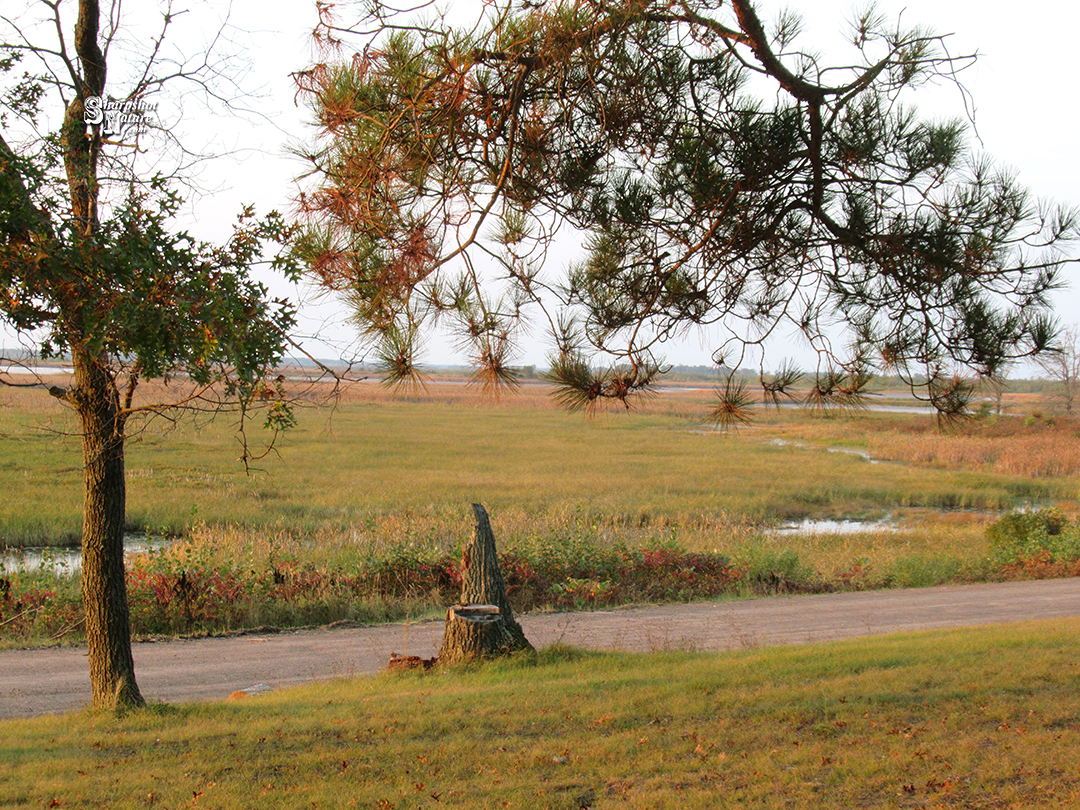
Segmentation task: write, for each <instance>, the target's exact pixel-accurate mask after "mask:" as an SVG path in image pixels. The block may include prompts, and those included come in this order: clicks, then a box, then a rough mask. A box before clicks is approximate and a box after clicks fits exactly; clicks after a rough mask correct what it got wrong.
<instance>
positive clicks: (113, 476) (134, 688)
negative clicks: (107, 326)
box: [72, 346, 144, 709]
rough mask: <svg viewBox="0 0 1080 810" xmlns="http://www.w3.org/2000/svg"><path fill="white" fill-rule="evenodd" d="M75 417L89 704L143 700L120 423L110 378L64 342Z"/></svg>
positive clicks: (93, 359) (88, 357)
mask: <svg viewBox="0 0 1080 810" xmlns="http://www.w3.org/2000/svg"><path fill="white" fill-rule="evenodd" d="M72 348H73V350H72V360H73V365H74V369H75V389H74V391H73V392H72V399H73V400H74V403H73V404H74V405H75V409H76V411H77V412H78V414H79V418H80V420H81V422H82V446H83V498H84V501H83V531H82V594H83V610H84V612H85V615H86V647H87V653H88V657H89V662H90V691H91V700H92V705H93V706H94V707H95V708H105V709H112V708H118V707H122V706H138V705H142V704H143V702H144V701H143V697H142V694H141V693H140V692H139V687H138V685H137V684H136V682H135V662H134V660H133V658H132V654H131V623H130V618H129V612H128V601H127V583H126V581H125V577H124V516H125V508H126V490H125V483H124V425H123V419H122V417H121V415H120V403H119V396H118V392H117V390H116V387H115V386H114V385H113V381H112V380H111V379H110V378H109V375H108V373H107V372H106V370H105V369H104V368H103V367H102V365H101V363H99V362H98V360H97V358H96V357H95V356H94V355H93V353H92V352H91V351H89V350H88V349H87V348H86V347H81V346H80V347H72Z"/></svg>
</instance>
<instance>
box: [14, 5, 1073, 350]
mask: <svg viewBox="0 0 1080 810" xmlns="http://www.w3.org/2000/svg"><path fill="white" fill-rule="evenodd" d="M129 5H133V4H131V3H130V2H129ZM147 5H149V4H147ZM341 5H342V7H344V6H345V5H346V4H345V3H342V4H341ZM877 6H878V8H879V10H880V11H882V12H884V13H886V14H887V15H888V16H890V17H896V16H897V15H899V14H902V15H903V19H904V21H905V22H907V23H909V24H916V23H919V24H925V25H928V26H930V27H932V28H934V29H935V30H936V31H937V32H939V33H952V34H954V36H952V37H950V39H949V41H948V42H949V49H950V51H951V52H952V53H953V54H961V53H971V52H974V51H977V52H978V53H979V54H980V58H979V60H978V62H977V64H976V65H975V66H974V67H973V68H971V69H970V70H969V71H967V72H966V73H965V74H964V76H963V81H964V84H965V86H966V87H967V88H968V90H969V91H970V93H971V96H972V98H973V100H974V107H975V109H974V113H975V120H976V124H977V127H978V134H979V136H980V138H981V147H980V148H982V149H985V151H986V152H988V153H989V154H990V155H992V156H993V157H994V158H995V160H996V161H998V162H999V163H1000V164H1002V165H1004V166H1008V167H1011V168H1013V169H1015V170H1016V171H1017V172H1018V174H1019V176H1020V179H1021V180H1022V182H1024V183H1025V184H1026V185H1027V186H1028V187H1030V188H1031V189H1032V190H1033V191H1034V192H1035V194H1036V195H1037V196H1039V197H1048V198H1053V199H1056V200H1060V201H1064V202H1068V203H1071V204H1076V205H1080V160H1078V159H1077V155H1076V152H1075V144H1076V143H1077V130H1076V123H1077V119H1078V117H1080V116H1078V114H1077V108H1076V101H1075V99H1076V90H1075V87H1076V82H1075V78H1074V70H1075V59H1074V57H1073V56H1072V54H1073V52H1074V48H1075V36H1076V31H1077V30H1080V4H1073V3H1061V2H1055V3H1048V2H1043V1H1042V0H1033V1H1032V2H1029V3H1027V4H1016V3H1005V2H1001V0H979V1H978V2H976V0H936V1H935V0H906V1H904V0H882V2H879V3H878V4H877ZM181 7H186V8H189V9H190V11H189V12H188V13H187V14H186V15H183V16H182V17H181V18H179V20H180V22H182V23H183V24H184V25H186V26H187V28H186V29H184V28H181V27H179V26H178V33H179V32H183V37H184V40H182V41H185V42H201V41H203V40H204V39H205V32H206V31H210V30H215V28H216V21H217V20H219V19H220V18H221V17H222V16H223V12H224V10H225V9H226V7H227V4H226V3H222V2H197V1H195V2H190V3H188V4H184V3H183V2H182V0H177V2H176V3H175V5H174V9H178V8H181ZM452 7H453V8H454V10H455V11H454V14H458V15H460V16H461V17H462V22H465V21H466V20H465V17H466V16H467V15H468V9H469V8H475V7H476V6H475V4H474V3H473V2H462V0H458V2H456V3H454V4H453V6H452ZM792 7H793V8H795V9H796V10H798V11H799V12H800V13H802V14H803V15H804V17H805V19H806V22H807V25H806V29H807V30H806V37H805V39H804V42H805V44H806V46H808V47H811V48H815V49H817V50H818V51H819V52H821V53H823V54H828V53H829V52H830V51H831V50H832V49H834V48H842V47H843V46H842V41H841V39H840V34H839V32H840V31H841V30H842V29H843V27H844V20H845V18H849V17H851V16H852V9H853V8H856V7H861V4H860V5H859V6H855V5H852V4H848V3H846V2H826V0H803V2H799V3H794V4H792ZM231 8H232V11H231V17H230V22H231V23H232V25H233V26H234V30H233V32H232V34H231V40H232V42H231V44H230V45H229V46H227V48H228V49H229V50H231V52H232V53H234V54H236V56H235V58H234V60H233V62H232V64H233V65H234V66H236V67H241V68H244V69H246V75H244V76H242V77H241V81H242V83H243V85H244V86H245V87H246V88H247V89H249V90H250V91H252V92H257V93H258V97H257V98H254V99H251V100H250V101H249V102H247V106H249V107H251V108H253V109H255V110H257V111H258V114H257V115H255V114H250V113H244V114H242V113H240V112H239V111H231V110H228V109H224V108H221V107H218V108H217V109H215V110H214V111H213V112H211V113H210V114H209V115H207V114H206V113H204V112H202V110H201V109H200V106H201V105H200V104H198V103H197V102H198V99H197V98H194V97H192V98H187V99H179V98H175V97H171V96H170V89H168V88H167V89H166V90H165V91H164V92H163V93H162V94H161V95H160V97H159V99H158V100H159V109H160V113H161V117H162V118H163V119H164V120H167V121H169V122H170V123H171V125H172V126H175V127H176V128H177V130H178V133H179V134H180V135H181V137H184V138H194V139H196V140H200V141H201V142H205V143H206V144H207V148H208V149H209V150H211V151H214V152H218V153H222V154H223V155H224V156H223V157H221V158H219V159H217V160H214V161H211V162H208V163H206V164H205V165H204V166H203V168H202V170H201V172H200V175H199V182H200V183H201V185H202V186H203V187H204V188H206V189H207V190H208V191H209V192H210V193H209V194H207V195H205V196H201V197H195V198H193V201H192V204H193V209H192V210H191V211H189V214H188V217H189V222H188V223H186V224H185V227H189V228H190V230H191V231H192V232H193V233H194V234H195V235H196V236H200V237H203V238H207V239H220V238H222V237H223V236H224V235H225V234H227V233H228V223H229V222H230V221H231V220H232V219H233V217H234V216H235V213H236V212H237V211H238V210H239V209H240V206H241V205H242V204H243V203H255V204H256V205H257V206H258V208H259V210H260V211H267V210H270V209H272V208H278V209H281V210H288V209H289V208H290V206H291V201H292V199H293V197H294V196H295V192H296V185H295V183H294V178H295V176H296V175H297V173H298V172H299V171H301V164H300V163H299V162H297V161H296V159H295V158H291V157H290V156H288V154H287V151H286V149H285V144H286V142H287V141H289V140H290V139H303V138H305V137H307V133H308V131H307V130H306V128H305V126H304V123H303V122H304V119H305V113H304V111H303V110H301V109H299V108H298V107H297V106H296V104H295V94H294V90H293V85H292V79H291V78H290V76H289V74H290V73H291V72H293V71H296V70H300V69H303V68H304V67H306V66H307V65H309V64H310V63H311V59H312V52H311V48H310V41H309V35H310V31H311V29H312V27H313V25H314V23H315V20H316V14H315V11H314V3H313V2H312V3H307V2H304V0H235V2H233V3H232V6H231ZM777 8H778V7H777V6H774V5H773V4H772V3H769V2H766V0H759V2H758V11H759V13H760V14H761V15H762V17H763V18H765V19H768V18H769V17H770V16H772V15H773V14H774V13H775V10H776V9H777ZM453 16H454V15H453V14H452V15H451V18H452V19H453ZM117 58H118V55H111V56H110V60H111V62H112V63H115V61H116V59H117ZM825 61H828V60H827V59H826V60H825ZM120 72H121V71H120V70H116V71H114V70H113V65H112V64H111V65H110V79H112V77H113V76H114V75H117V74H119V73H120ZM113 92H114V93H116V94H118V95H119V94H122V93H123V92H124V88H123V87H122V86H116V85H114V86H113ZM915 100H916V103H917V104H918V106H919V108H920V109H921V110H922V109H925V110H927V111H933V112H934V114H936V115H938V116H946V115H948V116H953V115H961V114H963V108H962V106H961V98H960V96H959V93H958V92H957V91H956V89H955V88H947V89H946V90H944V91H942V92H934V91H931V92H927V93H923V92H921V91H920V93H919V94H917V95H916V96H915ZM976 146H977V147H979V144H976ZM1078 272H1080V270H1078V269H1072V270H1070V271H1069V282H1070V284H1071V285H1073V286H1074V287H1075V286H1080V284H1078V283H1077V281H1078V280H1077V273H1078ZM277 291H278V292H288V293H289V294H296V295H301V296H302V297H303V298H304V312H305V313H306V315H305V318H304V329H305V330H306V331H308V332H312V333H313V332H316V331H319V332H322V333H323V334H325V335H330V336H332V337H334V339H336V340H337V341H339V342H342V343H346V342H348V340H349V339H351V336H352V331H351V328H350V327H349V326H348V325H347V324H346V323H345V322H344V321H345V317H344V313H343V312H342V311H341V308H340V307H338V306H336V305H334V304H333V303H328V302H325V301H324V302H323V303H322V305H318V306H316V305H314V304H313V301H314V298H315V296H313V295H312V294H310V293H304V292H303V291H298V290H292V289H288V288H285V287H280V286H279V287H278V288H277ZM1077 300H1080V296H1078V295H1077V294H1076V293H1075V291H1070V292H1069V293H1067V294H1064V295H1062V296H1061V303H1060V304H1059V307H1058V311H1059V315H1060V317H1061V319H1062V320H1063V321H1064V322H1066V323H1072V322H1077V321H1080V306H1075V305H1072V306H1070V304H1069V302H1074V304H1075V302H1076V301H1077ZM8 342H9V343H10V341H8ZM545 352H546V347H544V346H542V345H540V344H537V345H533V346H530V347H528V348H527V350H526V352H525V354H524V355H523V356H522V357H521V358H520V362H521V363H534V364H543V362H544V355H545ZM780 354H781V352H779V351H778V352H776V355H777V358H778V359H777V363H779V356H780ZM430 360H431V361H432V362H439V363H444V362H461V358H460V357H459V356H457V355H454V354H453V353H452V352H450V351H447V350H443V349H440V348H439V347H438V345H437V342H434V343H433V346H432V351H431V353H430ZM668 360H669V361H670V362H676V363H687V364H696V363H708V362H709V351H708V349H707V348H705V347H703V346H702V345H701V344H700V341H698V340H694V339H690V340H688V342H687V344H686V345H685V346H682V347H678V348H676V347H672V350H671V351H670V352H669V353H668ZM770 365H772V364H770Z"/></svg>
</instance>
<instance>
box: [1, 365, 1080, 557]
mask: <svg viewBox="0 0 1080 810" xmlns="http://www.w3.org/2000/svg"><path fill="white" fill-rule="evenodd" d="M708 396H709V395H708V393H707V392H687V393H683V394H670V395H664V396H663V397H662V398H659V399H658V400H656V401H653V402H651V403H647V407H645V408H643V409H641V410H640V411H638V412H631V413H626V414H616V415H611V416H608V417H603V418H601V419H598V420H594V421H588V420H585V419H583V418H582V417H581V416H580V415H575V414H566V413H562V412H560V411H558V410H556V409H554V408H553V407H552V406H551V403H550V400H549V399H548V398H547V397H546V396H544V393H543V391H541V390H539V388H538V387H537V389H533V388H531V387H530V389H528V390H526V392H525V393H523V394H522V395H520V396H516V397H513V398H510V399H507V400H506V401H505V402H504V403H501V404H490V403H489V404H483V403H481V402H479V401H478V400H477V398H476V396H475V394H473V393H471V392H470V391H468V390H467V389H465V388H464V387H463V386H460V385H446V386H434V385H433V386H431V387H430V388H429V389H428V391H427V393H426V394H425V395H423V396H420V397H415V398H413V399H411V400H390V399H388V398H387V396H386V395H385V393H384V392H383V391H382V389H380V388H379V387H378V386H374V385H362V386H354V388H353V389H352V390H351V391H350V392H348V393H347V395H346V397H345V398H344V399H343V400H342V401H341V402H339V403H338V405H337V407H336V408H333V409H330V408H322V409H314V408H313V409H311V410H304V411H302V412H301V413H300V425H299V427H298V428H297V429H296V430H294V431H293V432H291V433H290V434H288V435H287V436H286V437H285V438H284V439H283V440H282V441H281V442H280V443H279V445H278V451H277V452H276V453H274V454H272V455H271V456H270V457H268V458H267V459H265V460H263V461H262V462H260V463H259V469H257V470H255V471H254V472H252V473H251V474H249V475H245V473H244V470H243V468H242V467H241V465H240V464H239V463H238V462H237V461H236V456H237V447H238V446H237V443H236V438H235V435H234V433H233V430H232V429H233V424H232V422H231V420H230V418H229V417H227V416H226V417H222V418H219V419H218V420H216V421H215V422H212V423H205V422H200V421H198V420H196V419H184V420H182V421H180V422H179V423H172V422H168V421H165V420H163V419H157V420H156V421H151V422H150V423H148V424H146V425H142V426H139V425H136V426H134V427H135V431H134V433H133V436H132V438H131V440H130V441H129V450H128V460H127V473H128V522H129V525H130V528H131V529H133V530H140V529H145V528H147V527H150V528H151V529H153V530H160V531H166V532H169V533H183V532H184V531H186V530H187V529H189V528H190V527H192V526H193V525H197V524H199V523H206V524H210V525H221V524H230V525H246V526H260V527H268V528H276V529H283V530H290V531H314V530H325V529H332V528H338V527H353V526H355V525H357V524H363V523H364V522H365V521H368V520H370V519H372V518H378V517H381V516H386V515H434V514H443V513H447V512H451V513H457V514H467V513H468V505H469V503H471V502H482V503H484V504H485V505H487V507H488V509H489V511H490V512H491V513H492V514H493V516H496V517H497V516H498V515H499V514H500V513H504V512H507V511H509V510H516V512H517V513H520V514H525V515H530V516H535V517H537V518H538V519H541V520H546V519H549V518H552V519H558V518H559V517H560V516H566V515H576V516H580V517H582V518H583V519H585V520H590V521H592V520H595V521H602V522H608V523H619V524H624V525H637V526H649V525H652V524H655V523H658V522H659V523H665V522H666V523H669V524H678V525H679V526H691V525H693V524H694V522H695V521H699V522H700V521H701V520H705V521H712V522H714V523H715V522H717V521H718V520H720V521H721V522H727V523H740V522H751V523H762V522H769V521H777V520H780V519H785V518H797V517H805V516H814V517H860V516H879V515H881V514H884V513H895V512H898V510H904V509H910V508H920V507H921V508H930V509H951V510H957V509H966V510H1000V509H1007V508H1010V507H1012V506H1016V505H1020V504H1023V503H1026V502H1053V501H1058V500H1063V499H1071V498H1073V497H1075V495H1076V476H1077V473H1080V458H1078V459H1075V460H1072V461H1069V460H1070V459H1071V457H1072V454H1071V450H1070V448H1071V447H1073V446H1077V447H1080V442H1076V441H1075V437H1076V430H1075V429H1069V428H1065V429H1064V430H1063V429H1062V426H1060V425H1059V426H1058V427H1057V429H1051V430H1048V429H1046V428H1045V425H1044V424H1038V425H1034V426H1027V427H1025V426H1024V425H1023V424H1022V420H1009V421H1010V422H1013V423H1015V425H1016V428H1017V429H1014V430H1012V432H1011V433H1007V434H1003V435H992V432H991V433H988V432H987V431H986V430H982V431H981V433H980V432H976V433H974V434H972V433H971V432H970V431H969V432H968V433H967V434H964V435H957V436H945V437H943V436H941V435H939V434H938V433H937V432H936V431H935V430H934V427H933V421H932V419H931V418H930V417H928V416H919V417H912V416H904V415H890V414H856V415H854V416H849V417H838V418H822V417H820V416H816V415H806V414H803V413H800V412H797V411H789V410H786V411H782V412H779V413H777V412H763V413H762V418H761V421H760V422H759V423H758V424H757V425H756V426H754V427H751V428H747V429H744V430H742V431H740V432H738V433H734V434H722V433H718V432H716V431H712V430H709V429H707V428H703V426H702V419H703V417H704V414H705V411H706V408H707V405H708V401H707V400H708ZM0 397H2V399H0V483H2V485H3V486H4V489H5V495H6V497H5V498H4V499H3V501H2V502H0V542H6V543H8V544H9V545H20V544H35V545H37V544H50V543H51V544H63V543H70V542H72V541H73V540H75V539H77V537H78V534H79V526H80V499H81V471H80V467H79V450H78V441H77V437H75V436H73V435H71V431H72V425H71V424H70V420H69V418H68V415H67V414H66V413H65V412H64V411H63V409H62V408H61V407H60V406H59V405H57V404H55V403H53V402H52V401H51V400H49V398H47V397H43V396H42V395H41V394H39V393H37V392H12V391H10V390H9V389H0ZM1002 421H1003V422H1004V420H1002ZM1063 436H1064V437H1065V438H1067V439H1071V440H1072V441H1066V442H1063V441H1062V438H1063ZM837 447H839V448H843V449H848V450H851V449H855V450H859V451H862V452H864V453H871V454H872V455H873V457H874V458H875V459H891V460H894V463H870V462H868V461H867V460H866V459H865V458H863V457H862V456H860V455H857V454H852V453H840V452H829V450H830V449H833V450H835V449H837ZM1006 447H1011V448H1014V449H1015V450H1014V451H1013V456H1016V455H1020V456H1022V457H1025V458H1027V459H1029V461H1030V462H1031V463H1030V464H1029V467H1030V468H1028V467H1024V468H1021V467H1020V466H1019V465H1017V466H1016V467H1015V468H1014V467H1012V466H1010V462H1009V458H1008V457H1006V458H1005V459H1004V461H1003V460H1002V455H1003V453H1004V451H1003V450H1002V449H1001V448H1006ZM1066 450H1069V453H1066V452H1065V451H1066ZM1066 456H1068V458H1066ZM1046 459H1055V460H1056V464H1057V467H1056V468H1054V469H1051V470H1044V469H1041V468H1040V467H1039V465H1042V466H1044V467H1045V466H1047V465H1048V464H1049V462H1047V461H1045V460H1046ZM1062 459H1065V460H1066V461H1069V463H1068V464H1064V463H1063V461H1062ZM721 519H722V520H721ZM515 522H516V521H515Z"/></svg>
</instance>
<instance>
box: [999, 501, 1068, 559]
mask: <svg viewBox="0 0 1080 810" xmlns="http://www.w3.org/2000/svg"><path fill="white" fill-rule="evenodd" d="M986 539H987V542H988V543H989V545H990V555H991V558H992V560H993V561H994V563H995V564H996V565H998V566H1000V567H1006V566H1014V565H1021V566H1023V565H1025V564H1026V563H1029V562H1031V561H1036V560H1038V561H1042V562H1044V563H1069V562H1072V561H1074V560H1077V559H1080V527H1078V526H1077V525H1076V524H1075V523H1073V522H1072V521H1070V520H1069V518H1068V517H1066V516H1065V515H1064V514H1062V513H1061V512H1060V511H1059V510H1057V509H1039V510H1038V511H1035V512H1010V513H1009V514H1007V515H1005V516H1004V517H1003V518H1001V519H1000V520H998V521H995V522H994V523H991V524H990V526H988V527H987V529H986Z"/></svg>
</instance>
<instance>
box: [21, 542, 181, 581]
mask: <svg viewBox="0 0 1080 810" xmlns="http://www.w3.org/2000/svg"><path fill="white" fill-rule="evenodd" d="M168 542H169V541H168V540H166V539H164V538H161V537H153V538H150V539H147V537H146V535H145V534H143V533H142V532H132V533H129V534H125V535H124V554H125V556H126V555H129V554H142V553H144V552H146V551H151V550H157V549H161V548H164V547H165V546H166V545H167V544H168ZM80 568H82V550H81V549H80V548H78V547H74V548H72V547H59V548H58V547H54V546H27V547H25V548H9V549H4V550H3V551H0V574H5V573H8V574H13V573H16V572H19V571H22V572H26V573H30V572H33V571H41V570H42V569H47V570H51V571H52V572H53V573H55V574H59V575H67V574H73V573H75V572H76V571H78V570H79V569H80Z"/></svg>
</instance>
